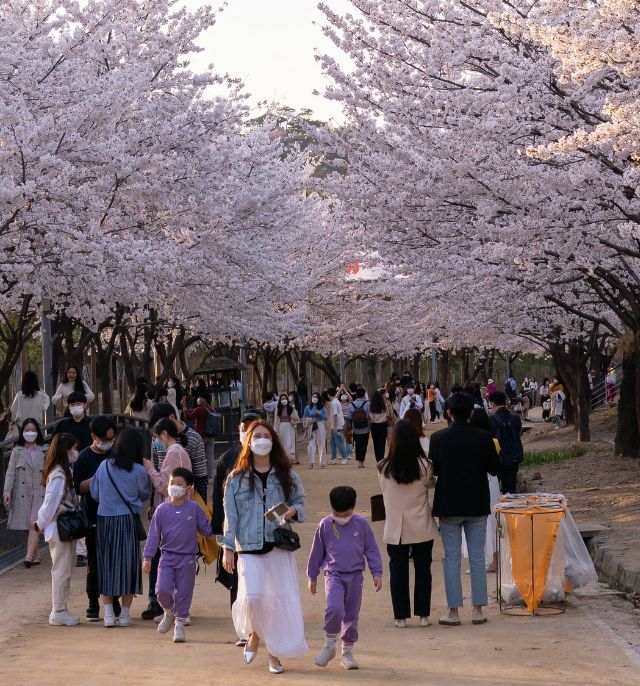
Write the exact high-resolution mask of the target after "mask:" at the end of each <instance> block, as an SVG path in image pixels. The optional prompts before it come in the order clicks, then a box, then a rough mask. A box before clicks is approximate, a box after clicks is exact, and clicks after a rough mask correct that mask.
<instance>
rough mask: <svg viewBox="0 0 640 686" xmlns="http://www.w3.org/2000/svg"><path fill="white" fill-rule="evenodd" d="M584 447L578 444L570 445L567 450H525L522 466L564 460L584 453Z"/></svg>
mask: <svg viewBox="0 0 640 686" xmlns="http://www.w3.org/2000/svg"><path fill="white" fill-rule="evenodd" d="M584 453H585V449H584V448H582V447H581V446H579V445H572V446H571V447H570V448H568V449H567V450H541V451H540V452H526V453H525V454H524V462H523V466H525V467H534V466H535V465H540V464H552V463H554V462H564V461H565V460H571V459H573V458H574V457H581V456H582V455H584Z"/></svg>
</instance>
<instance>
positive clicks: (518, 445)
mask: <svg viewBox="0 0 640 686" xmlns="http://www.w3.org/2000/svg"><path fill="white" fill-rule="evenodd" d="M489 402H490V403H491V409H492V410H493V414H492V415H491V416H490V417H489V421H490V422H491V427H492V429H493V436H494V438H497V439H498V443H500V471H499V472H498V479H499V480H500V492H501V493H515V492H516V491H517V486H518V467H519V466H520V463H521V462H522V460H523V459H524V447H523V446H522V420H521V419H520V417H518V415H517V414H515V413H513V412H510V411H509V408H508V407H507V396H506V395H505V394H504V393H501V392H500V391H496V392H495V393H492V394H491V395H490V396H489Z"/></svg>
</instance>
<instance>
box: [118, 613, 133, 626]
mask: <svg viewBox="0 0 640 686" xmlns="http://www.w3.org/2000/svg"><path fill="white" fill-rule="evenodd" d="M118 626H133V619H131V617H129V615H127V616H125V617H123V616H122V615H120V616H119V617H118Z"/></svg>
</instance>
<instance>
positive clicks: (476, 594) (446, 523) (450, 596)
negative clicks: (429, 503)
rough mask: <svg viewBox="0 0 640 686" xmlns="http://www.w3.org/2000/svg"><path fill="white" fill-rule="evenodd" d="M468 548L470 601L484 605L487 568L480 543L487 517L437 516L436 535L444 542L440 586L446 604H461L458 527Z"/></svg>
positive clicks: (486, 601)
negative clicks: (437, 531) (442, 586)
mask: <svg viewBox="0 0 640 686" xmlns="http://www.w3.org/2000/svg"><path fill="white" fill-rule="evenodd" d="M463 528H464V535H465V538H466V539H467V549H468V551H469V571H470V574H471V603H472V605H488V599H487V572H486V568H485V560H484V545H485V540H486V535H487V517H486V515H485V516H483V517H440V536H441V538H442V545H443V546H444V559H443V560H442V566H443V567H444V587H445V591H446V593H447V606H448V607H450V608H454V607H462V581H461V579H460V562H461V556H462V529H463Z"/></svg>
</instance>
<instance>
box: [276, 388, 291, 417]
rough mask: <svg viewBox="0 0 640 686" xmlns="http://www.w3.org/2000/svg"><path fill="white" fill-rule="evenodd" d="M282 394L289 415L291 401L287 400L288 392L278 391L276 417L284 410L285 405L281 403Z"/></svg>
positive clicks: (280, 415)
mask: <svg viewBox="0 0 640 686" xmlns="http://www.w3.org/2000/svg"><path fill="white" fill-rule="evenodd" d="M282 396H284V397H285V398H286V399H287V405H286V407H287V416H288V417H290V416H291V401H290V400H289V394H288V393H280V395H279V396H278V407H277V409H276V412H277V413H278V417H282V410H284V408H285V406H284V405H283V404H282ZM294 409H295V405H294Z"/></svg>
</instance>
